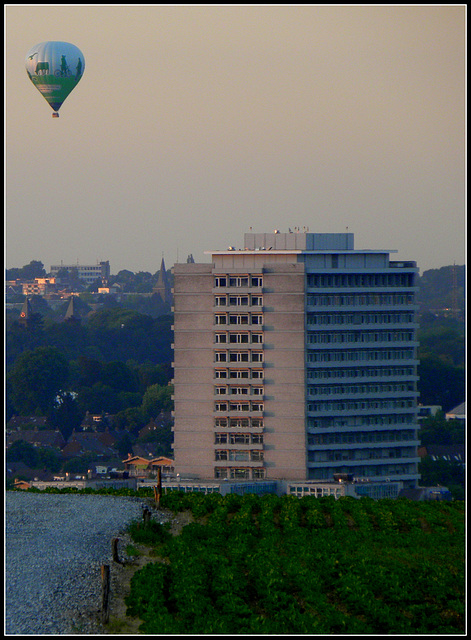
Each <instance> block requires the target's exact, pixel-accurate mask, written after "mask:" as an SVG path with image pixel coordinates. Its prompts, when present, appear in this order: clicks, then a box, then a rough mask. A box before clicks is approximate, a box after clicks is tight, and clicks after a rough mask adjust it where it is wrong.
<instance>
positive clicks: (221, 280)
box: [214, 276, 227, 287]
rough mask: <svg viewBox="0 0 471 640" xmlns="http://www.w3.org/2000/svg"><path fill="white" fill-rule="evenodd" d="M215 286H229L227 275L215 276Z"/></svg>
mask: <svg viewBox="0 0 471 640" xmlns="http://www.w3.org/2000/svg"><path fill="white" fill-rule="evenodd" d="M214 286H215V287H226V286H227V278H226V276H216V277H215V278H214Z"/></svg>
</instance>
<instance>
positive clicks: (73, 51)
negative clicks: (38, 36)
mask: <svg viewBox="0 0 471 640" xmlns="http://www.w3.org/2000/svg"><path fill="white" fill-rule="evenodd" d="M25 65H26V72H27V74H28V76H29V79H30V80H31V82H32V83H33V84H34V86H35V87H36V89H37V90H38V91H40V92H41V93H42V95H43V96H44V98H45V100H47V102H48V103H49V105H50V106H51V108H52V110H53V113H52V117H53V118H58V117H59V113H58V111H59V109H60V108H61V106H62V103H63V102H64V100H65V99H66V98H67V96H68V95H69V93H70V92H71V91H72V89H74V88H75V86H76V85H77V84H78V83H79V82H80V78H81V77H82V75H83V72H84V70H85V60H84V57H83V53H82V52H81V51H80V49H79V48H78V47H76V46H75V45H73V44H69V43H68V42H41V43H40V44H37V45H36V46H35V47H33V48H32V49H30V50H29V51H28V53H27V55H26V61H25Z"/></svg>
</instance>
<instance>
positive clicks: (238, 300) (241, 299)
mask: <svg viewBox="0 0 471 640" xmlns="http://www.w3.org/2000/svg"><path fill="white" fill-rule="evenodd" d="M229 304H230V306H232V307H247V306H248V304H249V296H229Z"/></svg>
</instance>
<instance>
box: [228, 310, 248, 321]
mask: <svg viewBox="0 0 471 640" xmlns="http://www.w3.org/2000/svg"><path fill="white" fill-rule="evenodd" d="M229 324H249V316H248V314H246V313H241V314H237V315H236V314H231V315H230V316H229Z"/></svg>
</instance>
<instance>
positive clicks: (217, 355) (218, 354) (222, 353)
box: [214, 351, 227, 362]
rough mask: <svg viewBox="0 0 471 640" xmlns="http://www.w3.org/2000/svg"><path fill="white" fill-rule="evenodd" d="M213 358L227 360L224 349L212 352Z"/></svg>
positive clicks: (221, 360)
mask: <svg viewBox="0 0 471 640" xmlns="http://www.w3.org/2000/svg"><path fill="white" fill-rule="evenodd" d="M214 360H215V361H216V362H227V353H226V352H225V351H216V352H215V353H214Z"/></svg>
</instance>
